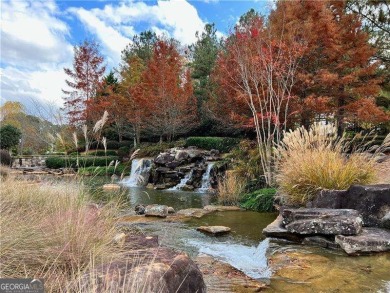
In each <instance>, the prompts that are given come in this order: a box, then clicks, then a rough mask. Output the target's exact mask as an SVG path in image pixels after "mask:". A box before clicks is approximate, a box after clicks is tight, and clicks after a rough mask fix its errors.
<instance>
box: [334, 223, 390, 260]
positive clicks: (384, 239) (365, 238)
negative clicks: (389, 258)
mask: <svg viewBox="0 0 390 293" xmlns="http://www.w3.org/2000/svg"><path fill="white" fill-rule="evenodd" d="M336 243H337V244H339V245H340V247H341V248H342V249H344V251H345V252H346V253H347V254H351V255H354V254H360V253H370V252H382V251H390V230H387V229H380V228H364V229H363V230H362V232H361V234H359V235H356V236H344V235H337V236H336Z"/></svg>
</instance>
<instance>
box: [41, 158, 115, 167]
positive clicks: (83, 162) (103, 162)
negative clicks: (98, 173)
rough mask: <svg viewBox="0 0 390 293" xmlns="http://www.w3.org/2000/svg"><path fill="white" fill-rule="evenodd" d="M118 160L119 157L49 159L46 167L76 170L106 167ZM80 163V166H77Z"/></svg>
mask: <svg viewBox="0 0 390 293" xmlns="http://www.w3.org/2000/svg"><path fill="white" fill-rule="evenodd" d="M115 160H118V157H116V156H115V157H114V156H110V157H108V156H107V157H79V158H76V157H49V158H47V159H46V167H48V168H51V169H59V168H76V167H91V166H95V167H97V166H101V167H105V166H107V165H108V164H110V162H112V161H115ZM77 161H78V165H77Z"/></svg>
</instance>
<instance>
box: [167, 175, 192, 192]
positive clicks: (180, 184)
mask: <svg viewBox="0 0 390 293" xmlns="http://www.w3.org/2000/svg"><path fill="white" fill-rule="evenodd" d="M192 173H193V170H191V171H190V172H188V173H187V174H186V175H185V176H184V178H183V179H181V180H180V183H179V184H177V185H176V186H174V187H172V188H169V189H168V190H181V189H182V188H183V186H184V185H186V184H187V181H188V180H190V179H191V177H192Z"/></svg>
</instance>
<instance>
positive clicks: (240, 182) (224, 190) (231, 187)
mask: <svg viewBox="0 0 390 293" xmlns="http://www.w3.org/2000/svg"><path fill="white" fill-rule="evenodd" d="M244 189H245V180H244V179H242V177H241V176H239V175H238V174H237V173H235V172H234V171H226V173H225V176H224V177H223V178H220V180H219V182H218V188H217V196H218V201H219V202H221V203H222V204H225V205H237V204H238V202H239V201H240V199H241V196H242V194H243V193H244Z"/></svg>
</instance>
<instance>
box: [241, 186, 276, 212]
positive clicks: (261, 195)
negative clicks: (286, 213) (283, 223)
mask: <svg viewBox="0 0 390 293" xmlns="http://www.w3.org/2000/svg"><path fill="white" fill-rule="evenodd" d="M275 193H276V189H275V188H263V189H260V190H256V191H254V192H252V193H248V194H245V195H244V196H243V197H242V199H241V201H240V205H241V207H242V208H244V209H248V210H252V211H256V212H273V211H275V209H274V206H273V202H274V196H275Z"/></svg>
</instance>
